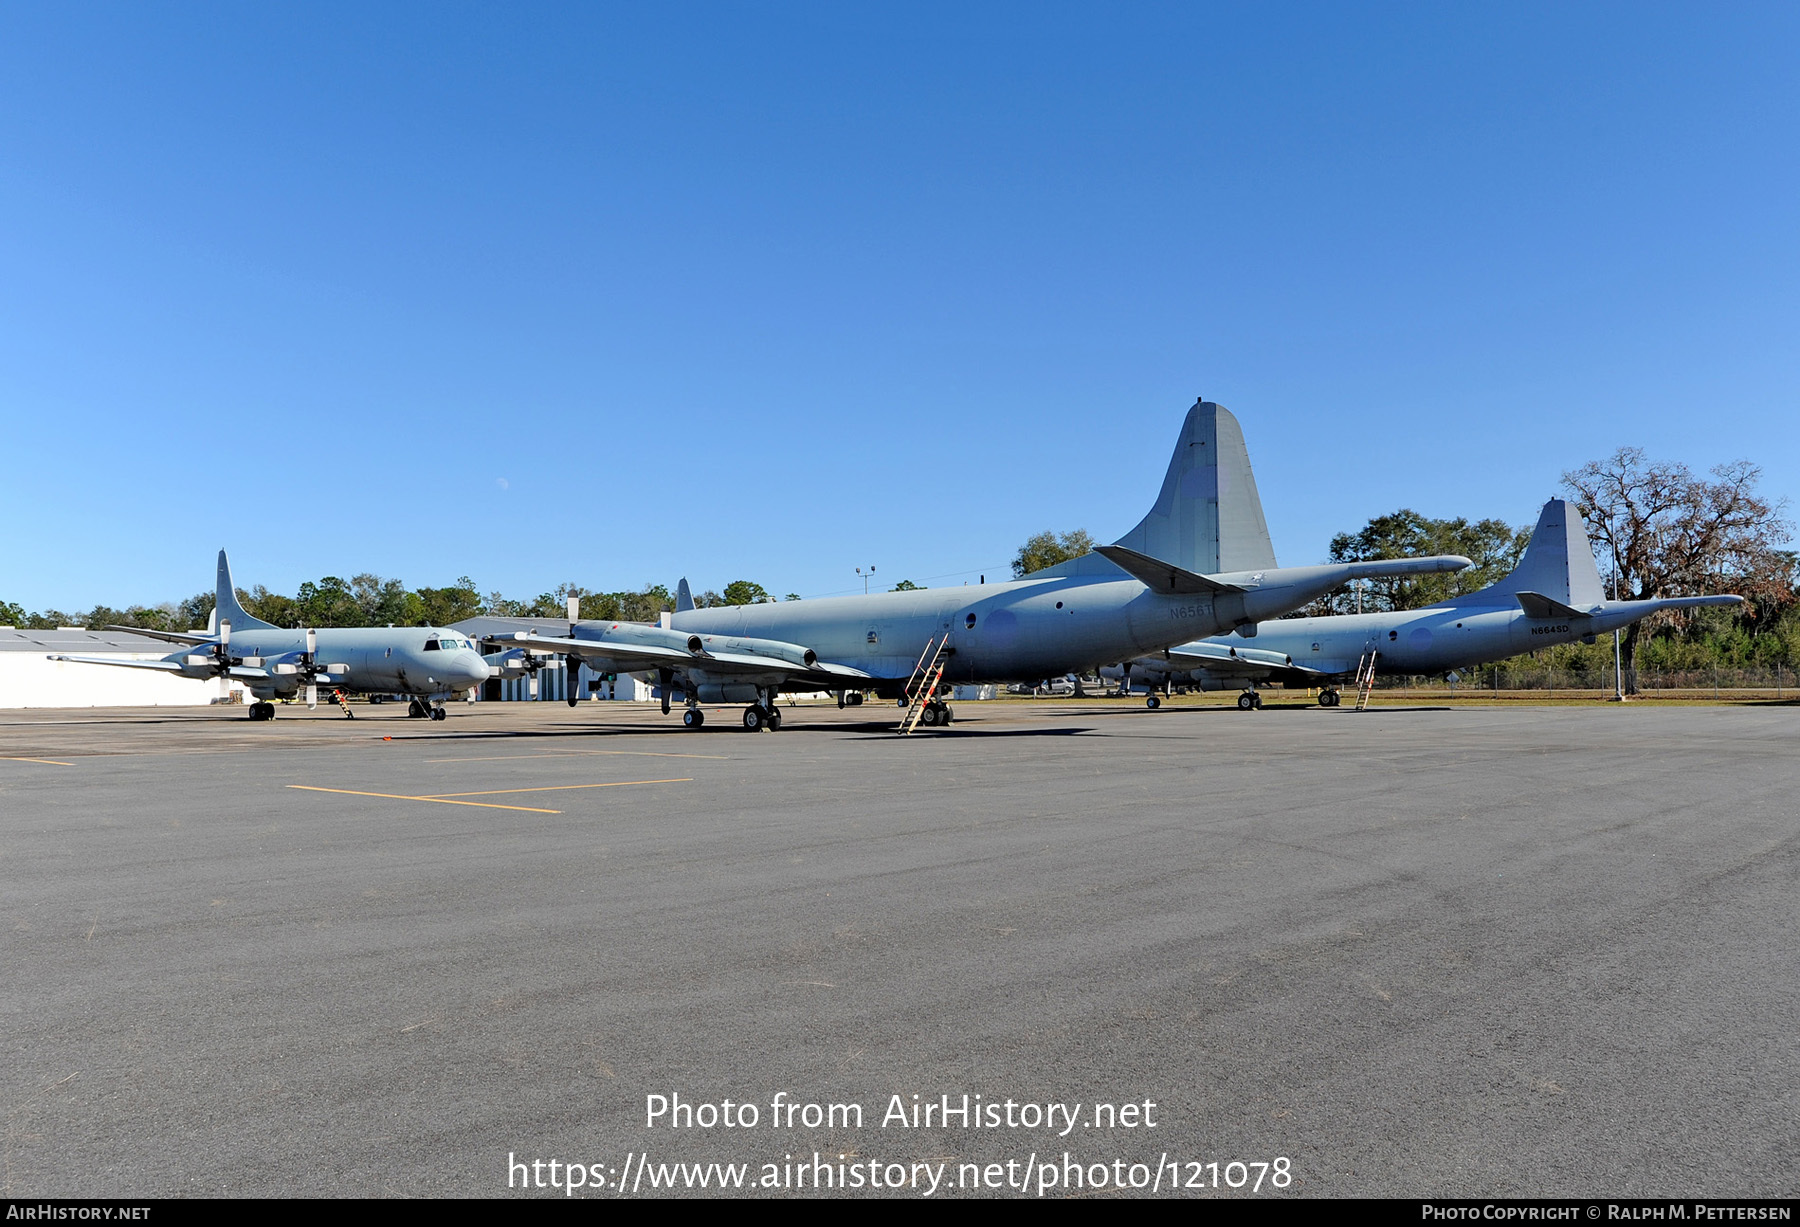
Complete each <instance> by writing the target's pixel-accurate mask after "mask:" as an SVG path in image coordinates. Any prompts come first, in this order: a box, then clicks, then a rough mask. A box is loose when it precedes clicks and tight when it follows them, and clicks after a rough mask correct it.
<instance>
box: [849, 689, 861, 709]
mask: <svg viewBox="0 0 1800 1227" xmlns="http://www.w3.org/2000/svg"><path fill="white" fill-rule="evenodd" d="M845 699H846V701H847V702H849V704H850V706H852V707H861V706H862V701H863V697H862V691H860V690H859V691H857V692H856V693H855V694H852V695H846V696H845Z"/></svg>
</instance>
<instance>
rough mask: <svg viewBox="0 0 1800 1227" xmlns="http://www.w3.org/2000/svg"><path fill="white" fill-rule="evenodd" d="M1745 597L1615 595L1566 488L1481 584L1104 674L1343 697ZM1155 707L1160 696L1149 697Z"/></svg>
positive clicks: (1252, 698)
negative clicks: (1369, 684) (1353, 682)
mask: <svg viewBox="0 0 1800 1227" xmlns="http://www.w3.org/2000/svg"><path fill="white" fill-rule="evenodd" d="M1743 599H1744V598H1743V597H1741V596H1731V595H1718V596H1679V597H1663V598H1661V599H1658V600H1650V601H1609V600H1607V599H1606V597H1605V592H1604V589H1603V588H1602V586H1601V583H1600V572H1599V569H1598V568H1597V567H1596V566H1595V565H1594V553H1593V550H1592V548H1591V547H1590V546H1589V544H1588V537H1587V528H1586V526H1585V525H1584V524H1583V523H1582V522H1581V513H1580V512H1579V511H1577V510H1576V509H1575V508H1573V507H1571V506H1569V504H1568V503H1567V502H1566V501H1564V500H1563V499H1559V498H1553V499H1551V500H1550V501H1549V502H1547V503H1545V504H1544V509H1543V511H1542V512H1541V513H1540V514H1539V516H1538V522H1537V527H1536V528H1535V529H1533V530H1532V533H1531V542H1530V544H1529V545H1527V546H1526V547H1525V553H1524V556H1523V557H1521V558H1520V559H1519V565H1518V566H1517V567H1516V568H1514V570H1513V572H1512V574H1510V575H1508V576H1507V577H1506V578H1505V579H1502V580H1500V581H1499V582H1497V583H1494V584H1490V585H1489V586H1488V587H1486V588H1483V589H1481V590H1480V591H1479V592H1471V593H1469V594H1467V595H1466V596H1459V597H1455V598H1453V599H1451V600H1448V601H1440V602H1439V603H1438V604H1436V605H1431V606H1427V607H1425V608H1423V609H1408V610H1402V611H1398V612H1393V613H1369V614H1343V615H1339V616H1337V617H1329V618H1287V619H1282V620H1280V621H1275V622H1265V623H1263V624H1262V626H1261V627H1260V628H1259V633H1258V634H1257V636H1256V646H1255V647H1250V646H1249V645H1247V644H1245V643H1243V642H1242V641H1241V640H1235V641H1234V639H1233V638H1232V637H1219V638H1209V639H1202V640H1199V641H1196V642H1192V643H1184V644H1181V645H1180V646H1178V647H1173V648H1170V649H1169V650H1168V651H1167V652H1163V653H1157V654H1156V655H1153V656H1141V657H1138V658H1136V659H1135V660H1132V661H1130V662H1129V663H1128V665H1126V666H1124V667H1122V668H1121V667H1119V666H1113V667H1110V668H1107V669H1103V670H1101V673H1102V675H1103V676H1106V677H1109V678H1113V679H1116V680H1120V681H1122V682H1123V683H1124V685H1125V687H1126V688H1129V687H1130V686H1131V685H1132V684H1133V683H1138V684H1142V685H1145V686H1148V687H1151V688H1153V691H1154V688H1161V689H1163V690H1164V691H1165V692H1166V691H1167V690H1168V689H1169V688H1170V687H1172V686H1177V685H1182V686H1192V687H1196V688H1198V689H1202V690H1223V689H1228V688H1233V687H1235V686H1242V687H1244V693H1243V694H1242V695H1240V696H1239V698H1238V706H1239V707H1241V708H1244V709H1245V710H1249V709H1251V708H1255V707H1260V706H1261V705H1262V701H1261V699H1260V698H1258V697H1257V694H1256V689H1255V687H1256V683H1257V682H1259V681H1271V682H1285V683H1287V684H1288V685H1291V686H1307V687H1311V686H1317V687H1318V688H1319V703H1320V705H1321V706H1325V707H1336V706H1337V705H1338V701H1339V697H1340V696H1339V693H1338V687H1337V683H1338V682H1339V681H1341V680H1342V679H1345V678H1355V677H1358V676H1362V675H1364V674H1367V673H1368V671H1370V670H1373V672H1374V673H1375V674H1416V675H1417V674H1436V673H1448V672H1449V671H1451V670H1455V669H1465V668H1468V667H1470V666H1473V665H1479V664H1485V663H1487V662H1488V661H1494V660H1505V659H1506V658H1507V657H1509V656H1517V655H1519V654H1520V653H1522V652H1529V651H1532V650H1534V649H1536V648H1544V647H1550V646H1552V645H1554V644H1558V643H1572V642H1574V641H1575V640H1577V639H1580V640H1582V641H1584V642H1586V643H1592V642H1594V639H1595V637H1596V636H1598V635H1602V634H1605V633H1607V632H1609V631H1614V630H1618V629H1620V628H1621V627H1626V626H1629V625H1631V624H1632V623H1633V622H1636V621H1638V620H1639V619H1640V618H1647V617H1649V616H1650V615H1651V614H1654V613H1661V612H1663V611H1664V610H1669V609H1692V608H1694V607H1696V606H1700V605H1737V604H1741V603H1742V602H1743ZM1147 701H1148V703H1149V705H1150V706H1151V707H1156V706H1157V705H1158V702H1159V699H1158V696H1157V695H1156V694H1155V693H1154V692H1152V693H1151V694H1150V696H1149V698H1148V700H1147Z"/></svg>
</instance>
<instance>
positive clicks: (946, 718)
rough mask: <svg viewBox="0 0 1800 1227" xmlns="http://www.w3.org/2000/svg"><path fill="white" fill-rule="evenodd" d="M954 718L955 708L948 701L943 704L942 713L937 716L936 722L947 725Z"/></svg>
mask: <svg viewBox="0 0 1800 1227" xmlns="http://www.w3.org/2000/svg"><path fill="white" fill-rule="evenodd" d="M954 719H956V712H955V710H954V709H953V708H952V707H951V706H950V705H949V704H948V703H946V704H944V714H943V716H941V717H940V718H939V720H938V723H939V724H943V725H946V726H948V725H949V723H950V722H951V721H952V720H954Z"/></svg>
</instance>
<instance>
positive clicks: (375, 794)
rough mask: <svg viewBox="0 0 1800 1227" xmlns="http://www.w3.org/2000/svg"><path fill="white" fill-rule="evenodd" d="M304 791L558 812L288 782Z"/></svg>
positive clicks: (547, 811) (446, 798) (290, 786)
mask: <svg viewBox="0 0 1800 1227" xmlns="http://www.w3.org/2000/svg"><path fill="white" fill-rule="evenodd" d="M288 787H289V788H299V789H302V790H304V791H306V792H335V793H341V794H343V795H344V796H347V797H383V798H386V799H387V800H389V801H435V802H437V803H438V804H439V805H474V806H477V807H479V808H481V809H516V810H523V811H525V812H526V813H528V814H560V813H562V811H561V810H559V809H537V808H535V807H533V806H530V805H494V804H492V803H491V802H486V801H453V800H451V799H450V798H448V797H408V796H403V795H401V794H400V793H394V792H358V791H356V789H354V788H317V787H314V786H313V785H311V784H289V785H288Z"/></svg>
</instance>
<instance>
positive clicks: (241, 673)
mask: <svg viewBox="0 0 1800 1227" xmlns="http://www.w3.org/2000/svg"><path fill="white" fill-rule="evenodd" d="M44 659H46V660H66V661H70V662H72V663H74V664H77V665H111V666H113V667H114V668H116V669H155V670H157V671H158V672H160V673H181V672H183V669H182V666H181V665H179V664H177V663H176V662H174V661H172V660H120V659H119V658H118V657H116V656H46V657H45V658H44ZM228 672H229V673H230V675H231V676H232V677H235V678H241V679H243V680H244V681H251V682H255V681H266V680H267V679H268V678H269V676H270V674H269V671H268V670H267V669H254V668H251V667H250V666H248V665H233V666H232V667H231V668H230V670H228ZM188 676H190V677H191V676H193V675H192V674H189V675H188ZM319 680H320V681H330V680H331V679H330V678H329V677H328V676H327V675H325V674H320V675H319Z"/></svg>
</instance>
